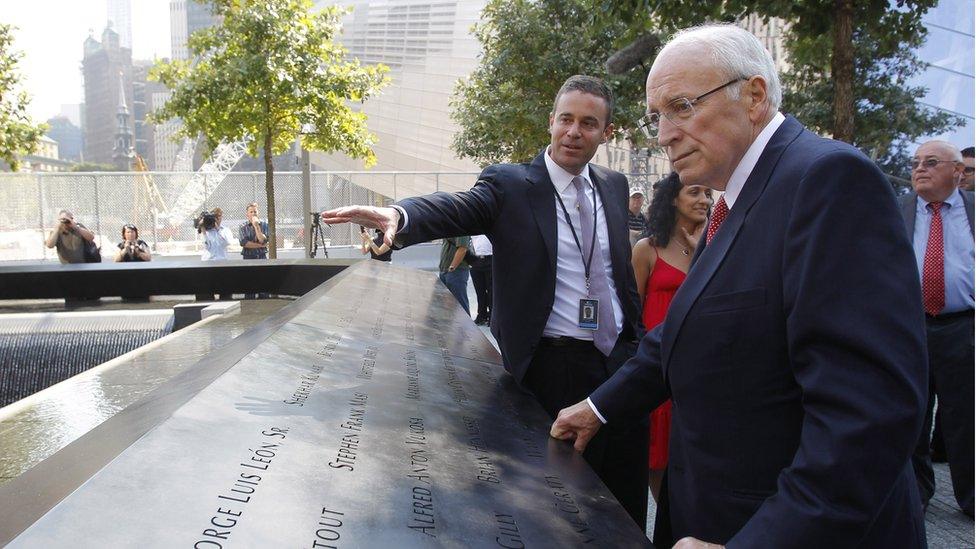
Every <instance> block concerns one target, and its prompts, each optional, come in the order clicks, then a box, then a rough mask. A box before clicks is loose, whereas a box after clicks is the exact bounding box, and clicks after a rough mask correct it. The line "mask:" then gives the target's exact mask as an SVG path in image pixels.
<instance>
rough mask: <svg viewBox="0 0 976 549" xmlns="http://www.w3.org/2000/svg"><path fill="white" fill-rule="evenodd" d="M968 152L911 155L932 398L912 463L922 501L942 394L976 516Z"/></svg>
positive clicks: (949, 451)
mask: <svg viewBox="0 0 976 549" xmlns="http://www.w3.org/2000/svg"><path fill="white" fill-rule="evenodd" d="M964 166H965V165H964V164H963V157H962V155H961V154H960V153H959V151H958V150H957V149H956V147H954V146H953V145H952V144H951V143H947V142H945V141H938V140H935V141H928V142H926V143H923V144H922V145H921V146H920V147H919V148H918V151H917V152H916V153H915V156H914V157H913V158H912V160H911V167H912V187H913V188H914V190H915V192H913V193H911V194H907V195H905V196H903V197H902V199H901V203H902V215H903V216H904V218H905V225H906V228H907V229H908V236H909V238H911V239H912V245H913V247H914V249H915V260H916V265H917V266H918V272H919V276H920V277H921V281H922V304H923V305H924V306H925V332H926V335H927V337H928V353H929V372H930V375H929V383H930V387H929V404H928V408H927V410H926V415H925V423H924V424H923V426H924V427H923V429H922V432H921V435H920V436H919V440H918V446H917V447H916V449H915V456H914V457H913V458H912V465H913V466H914V468H915V475H916V477H917V480H918V490H919V492H920V494H921V496H922V504H923V505H924V506H926V507H927V506H928V503H929V500H930V499H931V498H932V495H933V494H934V493H935V474H934V472H933V470H932V462H931V461H930V459H929V440H930V439H929V436H930V429H931V427H932V412H933V407H934V405H935V401H934V397H935V396H936V395H937V396H938V401H939V414H940V415H941V418H942V438H943V440H944V441H945V448H946V457H947V458H948V461H949V472H950V473H951V476H952V489H953V492H954V493H955V496H956V502H957V503H958V504H959V508H960V509H962V511H963V512H964V513H966V514H967V515H969V516H970V517H971V516H973V438H974V432H976V430H974V426H973V193H972V191H967V190H964V189H962V188H960V186H959V180H960V179H961V178H962V175H963V168H964Z"/></svg>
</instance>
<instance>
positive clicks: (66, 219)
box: [61, 217, 71, 225]
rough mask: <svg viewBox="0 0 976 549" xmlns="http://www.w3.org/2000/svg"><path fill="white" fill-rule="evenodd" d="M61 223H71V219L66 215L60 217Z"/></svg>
mask: <svg viewBox="0 0 976 549" xmlns="http://www.w3.org/2000/svg"><path fill="white" fill-rule="evenodd" d="M61 223H64V224H65V225H67V224H68V223H71V220H70V219H68V218H67V217H62V218H61Z"/></svg>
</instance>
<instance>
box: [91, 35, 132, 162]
mask: <svg viewBox="0 0 976 549" xmlns="http://www.w3.org/2000/svg"><path fill="white" fill-rule="evenodd" d="M81 66H82V75H83V78H84V86H85V109H84V124H83V125H84V133H85V161H87V162H97V163H103V164H112V163H113V149H114V148H115V133H116V129H117V125H118V121H117V120H116V111H117V109H118V106H119V103H120V97H119V94H120V93H124V95H125V97H124V100H125V103H126V105H131V104H132V86H131V84H130V83H131V82H132V51H131V50H130V49H129V48H123V47H121V45H120V44H119V35H118V33H116V32H115V30H113V29H112V28H111V27H106V29H105V31H104V32H102V41H101V42H99V41H98V40H95V39H94V38H93V37H91V36H89V37H88V38H87V39H86V40H85V45H84V58H83V60H82V62H81ZM120 80H121V81H120ZM129 125H130V126H129V129H130V133H134V126H133V122H132V120H131V119H130V120H129Z"/></svg>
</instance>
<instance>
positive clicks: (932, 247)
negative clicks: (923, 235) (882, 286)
mask: <svg viewBox="0 0 976 549" xmlns="http://www.w3.org/2000/svg"><path fill="white" fill-rule="evenodd" d="M942 206H943V203H942V202H929V208H931V209H932V224H931V225H930V226H929V241H928V243H927V244H926V245H925V260H924V261H923V262H922V303H923V304H924V305H925V312H926V313H927V314H929V315H931V316H935V315H937V314H939V313H940V312H942V309H943V308H945V263H944V260H945V254H944V252H943V249H942V215H941V214H940V213H939V210H940V209H942Z"/></svg>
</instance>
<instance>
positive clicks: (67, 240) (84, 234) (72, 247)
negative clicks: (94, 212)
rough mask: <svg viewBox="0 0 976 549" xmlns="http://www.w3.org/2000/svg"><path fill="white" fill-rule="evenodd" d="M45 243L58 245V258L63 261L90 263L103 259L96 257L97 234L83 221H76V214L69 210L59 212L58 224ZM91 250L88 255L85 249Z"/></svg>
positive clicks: (49, 245)
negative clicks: (82, 222)
mask: <svg viewBox="0 0 976 549" xmlns="http://www.w3.org/2000/svg"><path fill="white" fill-rule="evenodd" d="M44 245H45V246H47V247H48V248H54V247H57V249H58V259H60V260H61V263H90V262H95V261H101V257H99V258H98V259H97V260H96V259H94V256H95V254H97V253H98V249H97V248H95V234H94V233H93V232H91V231H89V230H88V229H87V228H86V227H85V226H84V225H82V224H81V223H77V222H76V221H75V217H74V215H72V213H71V212H70V211H68V210H61V211H60V212H58V224H57V226H56V227H54V228H53V229H52V230H51V232H50V234H48V236H47V239H45V240H44ZM86 247H87V248H89V249H90V250H94V253H92V252H91V251H89V253H88V254H87V255H86V253H85V249H86Z"/></svg>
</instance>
